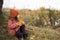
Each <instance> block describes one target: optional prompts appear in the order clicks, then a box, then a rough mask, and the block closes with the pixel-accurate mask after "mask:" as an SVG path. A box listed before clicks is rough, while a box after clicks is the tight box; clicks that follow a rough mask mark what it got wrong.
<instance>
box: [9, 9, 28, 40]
mask: <svg viewBox="0 0 60 40" xmlns="http://www.w3.org/2000/svg"><path fill="white" fill-rule="evenodd" d="M18 15H19V13H18V11H17V10H15V9H11V10H10V19H9V20H8V33H9V34H10V35H15V36H16V37H17V38H18V40H22V37H23V39H24V40H28V39H27V37H28V35H27V33H26V31H25V23H24V22H22V24H19V23H18V21H19V20H18V18H19V16H18Z"/></svg>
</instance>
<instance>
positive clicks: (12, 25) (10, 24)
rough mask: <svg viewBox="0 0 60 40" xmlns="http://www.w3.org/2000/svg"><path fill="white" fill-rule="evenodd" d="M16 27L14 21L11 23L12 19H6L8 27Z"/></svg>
mask: <svg viewBox="0 0 60 40" xmlns="http://www.w3.org/2000/svg"><path fill="white" fill-rule="evenodd" d="M17 27H18V25H17V24H16V22H15V23H12V21H11V20H8V28H12V29H13V28H17Z"/></svg>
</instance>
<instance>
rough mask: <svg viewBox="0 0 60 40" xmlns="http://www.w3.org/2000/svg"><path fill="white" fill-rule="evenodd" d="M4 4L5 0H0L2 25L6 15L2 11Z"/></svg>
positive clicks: (0, 24)
mask: <svg viewBox="0 0 60 40" xmlns="http://www.w3.org/2000/svg"><path fill="white" fill-rule="evenodd" d="M2 6H3V0H0V26H2V24H3V21H4V16H3V12H2Z"/></svg>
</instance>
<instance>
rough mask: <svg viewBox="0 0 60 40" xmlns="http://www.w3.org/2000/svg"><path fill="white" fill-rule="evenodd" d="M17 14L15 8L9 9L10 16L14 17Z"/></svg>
mask: <svg viewBox="0 0 60 40" xmlns="http://www.w3.org/2000/svg"><path fill="white" fill-rule="evenodd" d="M18 14H19V12H18V11H17V10H15V9H10V16H11V17H16V16H17V15H18Z"/></svg>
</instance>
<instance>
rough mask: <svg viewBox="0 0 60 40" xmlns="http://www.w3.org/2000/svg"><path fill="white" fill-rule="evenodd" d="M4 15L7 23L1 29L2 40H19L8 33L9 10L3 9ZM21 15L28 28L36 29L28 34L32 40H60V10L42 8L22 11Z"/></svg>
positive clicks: (0, 39) (20, 11)
mask: <svg viewBox="0 0 60 40" xmlns="http://www.w3.org/2000/svg"><path fill="white" fill-rule="evenodd" d="M3 13H4V14H3V15H4V17H5V20H4V21H5V22H4V24H3V27H1V29H0V40H17V38H16V37H13V36H10V35H8V33H7V20H8V19H9V9H3ZM19 13H20V19H23V20H24V21H25V23H26V26H27V27H28V28H30V29H34V31H33V32H28V34H29V39H30V40H60V29H59V27H60V10H54V9H45V8H44V7H42V8H40V9H38V10H29V9H22V10H19Z"/></svg>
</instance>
